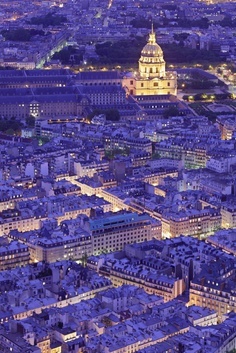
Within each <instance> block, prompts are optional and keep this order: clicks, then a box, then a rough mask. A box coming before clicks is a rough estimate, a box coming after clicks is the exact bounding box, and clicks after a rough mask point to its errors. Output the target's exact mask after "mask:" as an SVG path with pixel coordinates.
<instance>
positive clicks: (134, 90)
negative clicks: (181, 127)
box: [123, 28, 177, 96]
mask: <svg viewBox="0 0 236 353" xmlns="http://www.w3.org/2000/svg"><path fill="white" fill-rule="evenodd" d="M123 87H125V88H126V90H127V93H128V94H130V95H134V96H140V95H166V94H168V95H169V94H172V95H176V94H177V75H176V73H175V72H168V71H166V63H165V60H164V58H163V51H162V49H161V47H160V46H159V45H158V44H157V42H156V36H155V33H154V31H153V28H152V31H151V33H150V34H149V40H148V43H147V44H146V45H145V47H144V48H143V50H142V52H141V57H140V59H139V70H138V73H129V74H128V75H127V76H125V77H124V79H123Z"/></svg>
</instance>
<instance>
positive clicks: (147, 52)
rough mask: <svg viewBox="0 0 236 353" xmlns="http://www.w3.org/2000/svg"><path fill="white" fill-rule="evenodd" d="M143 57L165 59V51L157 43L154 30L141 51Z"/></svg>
mask: <svg viewBox="0 0 236 353" xmlns="http://www.w3.org/2000/svg"><path fill="white" fill-rule="evenodd" d="M141 55H142V56H150V57H163V51H162V49H161V47H160V46H159V45H158V44H157V42H156V35H155V33H154V31H153V28H152V32H151V33H150V34H149V39H148V43H147V44H146V45H145V47H144V48H143V50H142V51H141Z"/></svg>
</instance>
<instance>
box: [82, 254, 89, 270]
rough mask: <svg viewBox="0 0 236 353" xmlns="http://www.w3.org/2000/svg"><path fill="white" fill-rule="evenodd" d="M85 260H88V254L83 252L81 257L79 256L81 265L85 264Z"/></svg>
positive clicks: (84, 265)
mask: <svg viewBox="0 0 236 353" xmlns="http://www.w3.org/2000/svg"><path fill="white" fill-rule="evenodd" d="M87 261H88V254H87V253H85V254H84V255H83V256H82V257H81V263H82V266H83V267H86V266H87Z"/></svg>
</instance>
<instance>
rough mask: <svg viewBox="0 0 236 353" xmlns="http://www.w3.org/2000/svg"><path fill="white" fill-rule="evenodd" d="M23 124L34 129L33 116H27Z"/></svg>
mask: <svg viewBox="0 0 236 353" xmlns="http://www.w3.org/2000/svg"><path fill="white" fill-rule="evenodd" d="M25 122H26V124H27V126H28V127H35V117H34V116H33V115H29V116H27V117H26V119H25Z"/></svg>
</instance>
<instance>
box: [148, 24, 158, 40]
mask: <svg viewBox="0 0 236 353" xmlns="http://www.w3.org/2000/svg"><path fill="white" fill-rule="evenodd" d="M148 43H149V44H156V34H155V32H154V29H153V22H152V29H151V33H149V40H148Z"/></svg>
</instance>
